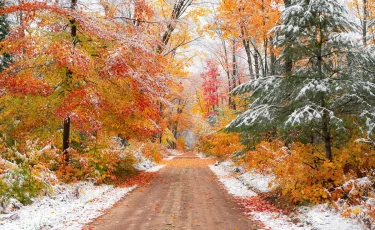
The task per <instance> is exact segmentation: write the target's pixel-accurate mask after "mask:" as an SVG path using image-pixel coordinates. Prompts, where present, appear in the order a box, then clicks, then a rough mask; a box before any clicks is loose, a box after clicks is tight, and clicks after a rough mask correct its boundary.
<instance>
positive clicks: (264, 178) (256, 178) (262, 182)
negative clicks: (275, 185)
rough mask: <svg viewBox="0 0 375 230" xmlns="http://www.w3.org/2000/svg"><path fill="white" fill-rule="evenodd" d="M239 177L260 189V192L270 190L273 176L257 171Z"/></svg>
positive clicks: (247, 183) (250, 185) (246, 183)
mask: <svg viewBox="0 0 375 230" xmlns="http://www.w3.org/2000/svg"><path fill="white" fill-rule="evenodd" d="M238 179H239V180H240V181H241V182H242V183H243V184H245V185H247V186H249V187H251V188H254V189H256V190H258V191H259V192H270V191H271V190H272V187H270V184H271V181H272V180H273V177H272V176H270V175H263V174H260V173H256V172H247V173H244V174H242V175H240V176H239V177H238Z"/></svg>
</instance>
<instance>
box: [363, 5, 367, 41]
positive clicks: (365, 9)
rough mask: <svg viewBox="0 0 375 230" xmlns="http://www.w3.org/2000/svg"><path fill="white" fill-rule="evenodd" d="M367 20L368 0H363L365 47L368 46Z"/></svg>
mask: <svg viewBox="0 0 375 230" xmlns="http://www.w3.org/2000/svg"><path fill="white" fill-rule="evenodd" d="M367 19H368V9H367V0H363V22H362V39H363V46H366V45H367Z"/></svg>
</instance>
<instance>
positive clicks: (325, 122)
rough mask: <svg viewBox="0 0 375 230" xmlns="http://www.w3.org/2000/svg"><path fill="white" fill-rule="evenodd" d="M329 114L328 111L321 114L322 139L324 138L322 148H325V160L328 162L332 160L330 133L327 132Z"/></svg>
mask: <svg viewBox="0 0 375 230" xmlns="http://www.w3.org/2000/svg"><path fill="white" fill-rule="evenodd" d="M329 120H330V119H329V114H328V111H326V110H325V111H324V112H323V122H322V123H323V124H322V125H323V127H322V130H323V138H324V146H325V151H326V158H327V159H328V160H330V161H332V160H333V157H332V147H331V141H332V140H331V132H330V130H329Z"/></svg>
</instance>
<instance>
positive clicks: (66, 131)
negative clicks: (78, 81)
mask: <svg viewBox="0 0 375 230" xmlns="http://www.w3.org/2000/svg"><path fill="white" fill-rule="evenodd" d="M70 8H71V10H76V8H77V0H72V1H71V7H70ZM70 28H71V30H70V35H71V37H72V42H73V45H74V46H75V45H76V43H77V25H76V24H75V19H71V20H70ZM65 81H66V82H65V84H66V85H67V87H68V89H69V90H71V87H72V81H73V73H72V71H70V70H67V71H66V79H65ZM69 147H70V116H69V115H68V116H67V117H66V118H65V119H64V125H63V154H64V159H65V161H68V160H69V153H68V149H69Z"/></svg>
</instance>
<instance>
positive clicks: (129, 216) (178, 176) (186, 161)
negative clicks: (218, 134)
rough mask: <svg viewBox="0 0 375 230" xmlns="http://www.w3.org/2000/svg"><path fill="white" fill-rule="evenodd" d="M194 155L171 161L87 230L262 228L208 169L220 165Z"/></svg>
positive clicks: (243, 229)
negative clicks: (213, 165)
mask: <svg viewBox="0 0 375 230" xmlns="http://www.w3.org/2000/svg"><path fill="white" fill-rule="evenodd" d="M192 156H193V155H192V154H189V155H188V157H187V156H181V157H176V158H175V159H173V160H170V161H166V162H165V164H166V167H164V168H163V169H161V170H160V171H159V172H158V173H157V175H156V177H155V178H154V179H152V181H151V183H150V184H148V185H147V184H146V185H143V186H140V187H139V188H137V189H136V190H135V191H133V192H132V193H131V194H129V195H128V196H126V197H125V198H124V199H123V200H121V201H120V202H118V203H117V204H116V205H115V206H114V207H113V208H112V209H110V210H109V211H107V212H106V214H104V215H103V216H101V217H99V218H98V219H97V220H95V221H94V222H93V223H91V224H90V225H89V226H87V228H86V229H100V230H102V229H103V230H133V229H134V230H172V229H178V230H180V229H187V230H200V229H202V230H226V229H228V230H235V229H236V230H252V229H258V227H257V224H256V223H255V222H253V221H251V220H249V219H248V218H247V217H246V216H245V215H244V214H243V210H241V207H240V206H239V205H238V204H237V203H236V202H235V201H234V199H233V198H232V197H231V196H230V195H229V194H228V193H227V191H226V190H225V189H224V187H223V186H222V185H221V184H220V183H219V182H218V180H217V178H216V177H215V175H214V174H213V173H212V172H211V171H210V169H209V168H208V167H207V165H208V164H212V163H214V161H215V160H212V159H199V158H192Z"/></svg>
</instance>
